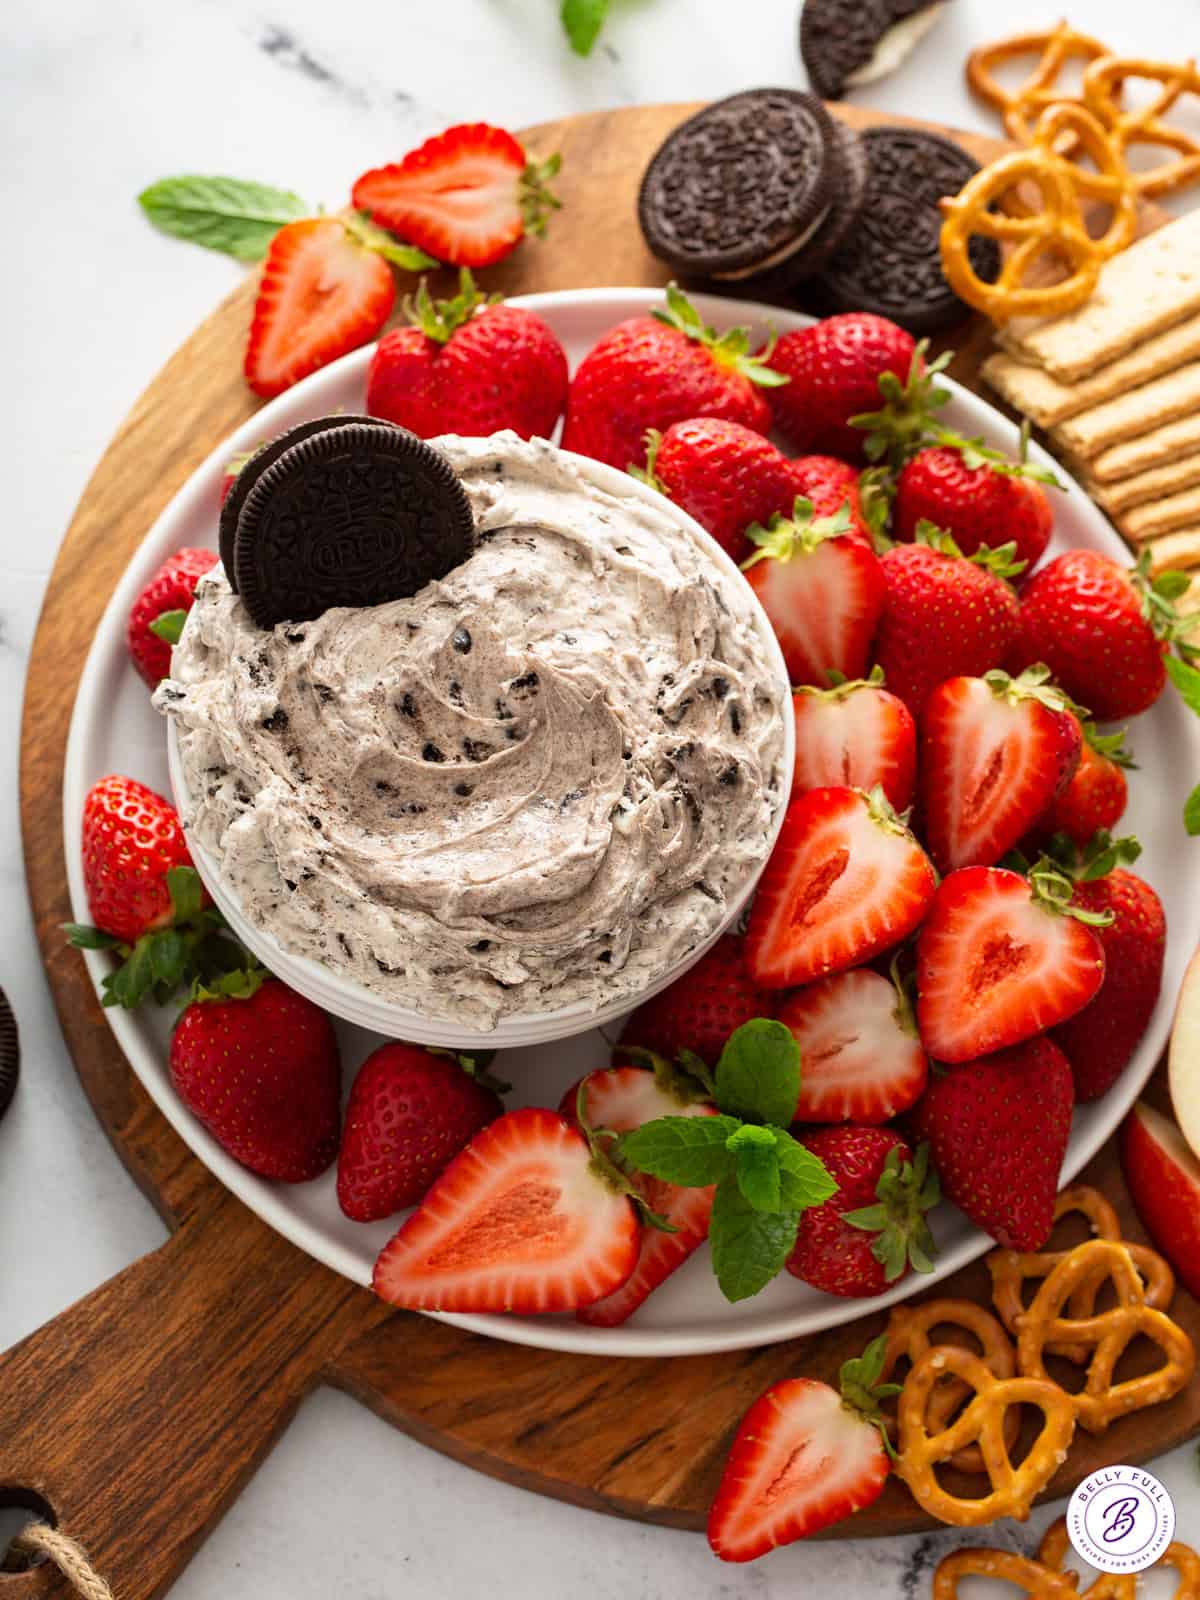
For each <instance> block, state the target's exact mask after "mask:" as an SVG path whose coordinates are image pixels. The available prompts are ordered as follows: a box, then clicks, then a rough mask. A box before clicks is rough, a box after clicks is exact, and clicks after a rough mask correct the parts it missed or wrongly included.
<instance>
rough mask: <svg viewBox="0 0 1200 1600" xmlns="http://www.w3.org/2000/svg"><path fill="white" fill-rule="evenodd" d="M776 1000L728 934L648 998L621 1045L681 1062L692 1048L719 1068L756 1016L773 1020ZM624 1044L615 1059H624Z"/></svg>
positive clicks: (630, 1022) (738, 942)
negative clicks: (733, 1037)
mask: <svg viewBox="0 0 1200 1600" xmlns="http://www.w3.org/2000/svg"><path fill="white" fill-rule="evenodd" d="M772 1009H773V1002H772V1001H771V999H770V997H769V996H768V995H767V994H766V992H765V991H764V990H762V989H760V988H758V986H757V985H756V984H755V983H754V982H753V981H752V980H751V978H750V976H749V974H748V973H747V971H746V967H745V955H744V945H743V942H742V940H741V939H738V938H734V937H733V935H731V934H726V935H725V936H724V937H723V938H721V939H718V940H717V942H716V944H714V945H713V947H712V949H711V950H708V951H706V952H705V954H704V955H702V956H701V957H700V959H699V961H697V963H696V965H695V966H694V967H690V968H689V969H688V971H687V972H685V973H684V974H683V975H682V976H681V977H679V978H676V979H675V981H674V983H669V984H668V985H667V987H666V988H665V989H663V990H661V991H660V992H659V993H658V994H656V995H654V996H652V997H651V998H650V999H649V1000H645V1001H643V1002H642V1004H641V1005H640V1006H639V1007H638V1008H637V1010H636V1011H635V1012H634V1013H633V1015H632V1016H631V1017H630V1018H629V1020H628V1022H626V1024H625V1027H624V1029H623V1031H622V1033H621V1044H623V1045H626V1046H628V1045H635V1046H637V1047H639V1048H640V1049H643V1050H652V1051H653V1052H654V1053H655V1055H659V1056H664V1057H665V1058H666V1059H667V1060H668V1061H675V1060H677V1059H678V1058H679V1055H680V1053H681V1052H682V1051H684V1050H691V1051H693V1052H694V1053H695V1054H696V1055H698V1056H699V1057H700V1058H701V1060H702V1061H706V1062H707V1063H708V1065H709V1066H710V1067H711V1066H715V1065H716V1063H717V1059H718V1057H719V1056H720V1054H721V1051H722V1049H723V1048H724V1046H725V1041H726V1040H727V1039H728V1038H729V1035H730V1034H731V1033H732V1032H733V1031H734V1029H735V1028H740V1027H741V1025H742V1023H743V1022H749V1021H750V1019H751V1018H752V1017H769V1016H770V1015H771V1012H772ZM620 1055H621V1045H618V1046H617V1047H616V1050H615V1051H614V1056H615V1057H616V1058H618V1059H619V1058H620Z"/></svg>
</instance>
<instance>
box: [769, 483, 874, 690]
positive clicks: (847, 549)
mask: <svg viewBox="0 0 1200 1600" xmlns="http://www.w3.org/2000/svg"><path fill="white" fill-rule="evenodd" d="M746 537H747V538H748V539H749V540H750V541H751V543H752V544H755V545H757V546H758V550H757V552H756V553H755V554H754V555H752V556H751V557H750V558H749V559H748V560H747V561H744V562H743V563H742V570H743V571H744V572H745V574H746V577H747V579H748V580H749V582H750V587H751V588H752V589H753V590H754V592H755V594H756V595H757V596H758V598H759V600H760V601H761V602H762V605H763V608H764V610H765V611H766V613H767V616H768V617H769V618H770V619H771V626H772V627H773V628H774V629H775V634H776V637H777V638H778V640H779V643H780V647H781V648H782V650H783V658H784V660H785V661H786V663H787V669H788V675H789V677H790V678H791V680H792V682H793V683H797V684H815V685H817V687H818V688H822V689H823V688H825V687H826V685H827V684H828V683H829V674H830V672H840V673H841V674H842V676H843V677H845V678H861V677H863V676H864V674H865V673H866V670H867V663H868V661H869V660H870V656H871V642H872V640H873V639H874V637H875V629H876V627H877V625H878V623H879V618H880V615H881V613H882V611H883V604H884V598H885V594H886V585H885V583H884V577H883V570H882V568H881V567H880V564H879V560H878V557H877V556H876V555H875V552H874V551H873V550H872V549H871V548H870V547H869V546H868V545H867V544H866V543H865V541H863V540H862V539H861V538H859V537H858V536H857V535H856V534H855V533H853V531H852V523H851V517H850V509H849V505H848V503H847V504H844V505H843V506H842V508H841V510H840V511H839V512H838V513H837V515H836V516H832V517H818V516H815V515H814V513H813V505H812V501H811V500H806V499H805V498H804V497H803V495H801V496H799V497H798V498H797V500H796V504H795V508H794V510H793V512H792V515H791V516H790V517H779V516H775V517H772V518H771V521H770V523H769V524H768V526H767V527H765V528H764V527H763V526H762V525H761V524H760V523H755V524H753V525H752V526H751V527H749V528H747V530H746Z"/></svg>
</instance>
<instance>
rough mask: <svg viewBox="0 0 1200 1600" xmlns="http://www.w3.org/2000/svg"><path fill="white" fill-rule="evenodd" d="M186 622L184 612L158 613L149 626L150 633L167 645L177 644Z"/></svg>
mask: <svg viewBox="0 0 1200 1600" xmlns="http://www.w3.org/2000/svg"><path fill="white" fill-rule="evenodd" d="M186 621H187V612H186V611H160V612H159V614H158V616H156V617H155V619H154V621H153V622H152V623H151V624H150V632H151V633H153V634H155V635H156V636H157V637H158V638H159V639H165V640H166V641H167V643H168V644H178V643H179V635H180V634H181V633H182V632H183V625H184V623H185V622H186Z"/></svg>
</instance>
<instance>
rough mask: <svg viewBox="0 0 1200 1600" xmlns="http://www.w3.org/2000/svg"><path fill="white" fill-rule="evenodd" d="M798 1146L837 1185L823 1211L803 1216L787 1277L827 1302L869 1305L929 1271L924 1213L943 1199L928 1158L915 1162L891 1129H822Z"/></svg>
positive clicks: (813, 1209)
mask: <svg viewBox="0 0 1200 1600" xmlns="http://www.w3.org/2000/svg"><path fill="white" fill-rule="evenodd" d="M800 1143H801V1144H802V1145H804V1146H805V1147H806V1148H807V1149H808V1150H811V1152H812V1153H813V1155H815V1156H818V1157H819V1158H820V1159H821V1160H822V1161H823V1162H824V1163H825V1165H826V1167H827V1168H828V1169H829V1172H830V1175H831V1176H832V1177H833V1178H834V1180H835V1181H836V1183H837V1186H838V1187H837V1192H836V1194H834V1195H833V1196H832V1197H831V1198H830V1199H828V1200H826V1201H825V1202H824V1204H822V1205H819V1206H812V1207H810V1208H809V1210H807V1211H802V1212H801V1213H800V1227H799V1231H798V1232H797V1234H796V1248H795V1249H794V1250H793V1251H792V1253H791V1255H790V1256H789V1257H788V1263H787V1269H788V1271H789V1272H790V1273H791V1274H792V1276H793V1277H794V1278H802V1279H803V1280H804V1282H805V1283H811V1284H812V1286H813V1288H814V1289H820V1290H822V1291H823V1292H824V1293H825V1294H840V1295H846V1296H855V1297H863V1298H866V1297H867V1296H870V1295H877V1294H882V1293H883V1291H884V1290H885V1289H887V1288H889V1287H890V1286H891V1285H892V1284H894V1283H898V1282H899V1281H900V1279H901V1278H903V1277H904V1275H905V1274H906V1273H907V1271H908V1269H909V1267H910V1266H912V1267H915V1268H916V1269H917V1271H918V1272H928V1271H930V1270H931V1266H932V1261H931V1258H932V1256H933V1254H934V1244H933V1238H932V1236H931V1235H930V1232H929V1225H928V1223H927V1222H926V1221H925V1213H926V1211H928V1210H929V1209H930V1207H931V1206H935V1205H936V1204H937V1202H938V1199H939V1193H938V1184H937V1178H936V1177H935V1176H933V1175H932V1174H931V1173H930V1172H929V1161H928V1152H927V1151H922V1152H920V1153H919V1154H918V1156H917V1158H916V1160H915V1161H914V1159H913V1154H912V1150H911V1149H910V1148H909V1146H908V1145H907V1144H906V1143H905V1141H904V1140H903V1139H902V1138H901V1137H900V1135H899V1134H898V1133H897V1132H896V1131H895V1130H894V1129H892V1128H876V1127H856V1126H855V1125H854V1124H853V1123H847V1124H845V1125H844V1126H842V1127H836V1128H822V1129H821V1130H820V1131H819V1132H817V1133H810V1134H806V1135H805V1136H804V1137H803V1138H802V1139H801V1140H800Z"/></svg>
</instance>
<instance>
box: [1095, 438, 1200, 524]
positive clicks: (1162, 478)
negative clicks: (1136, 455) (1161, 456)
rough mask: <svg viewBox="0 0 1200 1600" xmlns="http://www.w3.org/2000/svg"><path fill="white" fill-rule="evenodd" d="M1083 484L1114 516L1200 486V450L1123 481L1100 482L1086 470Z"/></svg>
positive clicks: (1098, 503)
mask: <svg viewBox="0 0 1200 1600" xmlns="http://www.w3.org/2000/svg"><path fill="white" fill-rule="evenodd" d="M1080 481H1081V482H1082V484H1083V486H1084V488H1085V489H1086V490H1087V492H1088V493H1089V494H1090V495H1091V497H1092V499H1093V500H1094V501H1095V502H1096V504H1097V505H1099V506H1102V507H1103V508H1104V510H1105V511H1107V512H1108V513H1109V514H1110V515H1112V514H1114V513H1115V512H1118V511H1128V510H1129V509H1130V507H1131V506H1142V505H1145V504H1146V502H1147V501H1148V500H1162V499H1164V498H1165V497H1166V496H1167V495H1171V494H1177V493H1178V492H1179V490H1180V489H1190V488H1191V487H1192V485H1193V484H1194V483H1200V450H1197V451H1195V452H1194V453H1192V454H1191V455H1184V456H1176V457H1175V459H1174V460H1173V461H1167V462H1164V464H1163V465H1162V466H1161V467H1149V468H1147V470H1146V471H1145V472H1135V473H1134V475H1133V477H1132V478H1121V479H1120V480H1119V481H1118V482H1117V483H1110V484H1103V483H1097V482H1096V480H1095V479H1094V478H1093V477H1092V475H1091V473H1090V472H1088V471H1087V470H1086V468H1085V469H1084V471H1083V473H1082V474H1081V476H1080Z"/></svg>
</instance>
